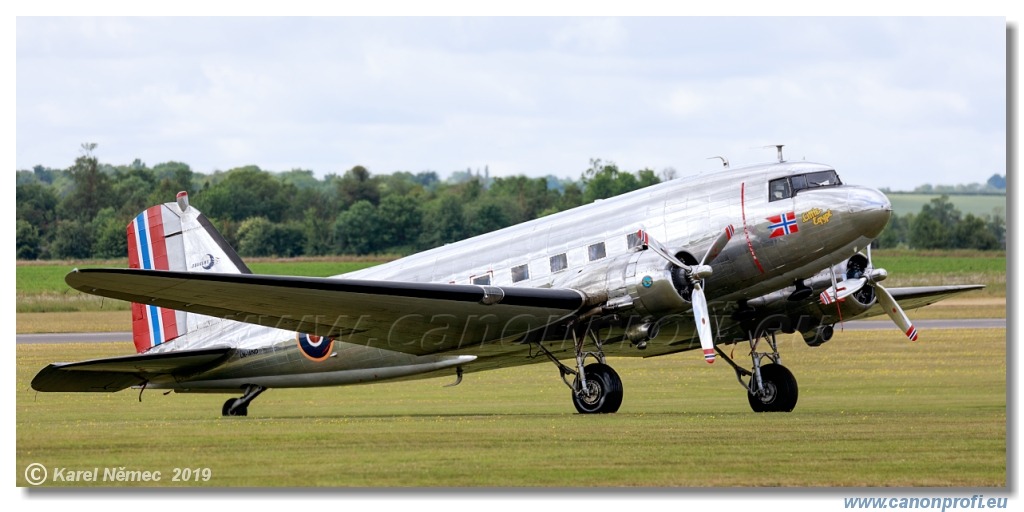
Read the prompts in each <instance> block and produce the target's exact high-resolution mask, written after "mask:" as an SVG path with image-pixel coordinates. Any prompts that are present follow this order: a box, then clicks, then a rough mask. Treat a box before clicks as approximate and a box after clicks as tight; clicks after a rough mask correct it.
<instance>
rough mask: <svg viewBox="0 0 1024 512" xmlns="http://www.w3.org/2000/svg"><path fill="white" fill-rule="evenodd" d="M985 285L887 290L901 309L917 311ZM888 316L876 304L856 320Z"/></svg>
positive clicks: (880, 306)
mask: <svg viewBox="0 0 1024 512" xmlns="http://www.w3.org/2000/svg"><path fill="white" fill-rule="evenodd" d="M984 287H985V285H981V284H965V285H948V286H908V287H904V288H886V290H888V291H889V293H890V294H891V295H892V298H893V299H896V302H897V303H899V305H900V307H901V308H903V309H904V310H907V309H915V308H921V307H924V306H927V305H929V304H934V303H936V302H939V301H940V300H944V299H948V298H949V297H951V296H953V295H956V294H958V293H963V292H968V291H971V290H980V289H982V288H984ZM884 314H886V311H885V309H883V308H882V305H881V304H880V303H877V302H876V303H875V304H874V305H873V306H871V307H870V308H868V310H867V311H865V312H863V313H861V314H860V315H857V316H856V318H866V317H869V316H876V315H884Z"/></svg>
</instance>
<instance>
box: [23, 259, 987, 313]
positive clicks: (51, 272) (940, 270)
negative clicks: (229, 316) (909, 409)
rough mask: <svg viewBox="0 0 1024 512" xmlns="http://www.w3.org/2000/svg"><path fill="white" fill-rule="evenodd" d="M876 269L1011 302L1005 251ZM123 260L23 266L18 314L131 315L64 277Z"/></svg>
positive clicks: (269, 266) (357, 265) (339, 269)
mask: <svg viewBox="0 0 1024 512" xmlns="http://www.w3.org/2000/svg"><path fill="white" fill-rule="evenodd" d="M872 257H873V258H874V260H875V265H876V266H879V267H883V268H885V269H886V270H888V271H889V280H888V281H886V286H914V285H936V284H984V285H985V286H986V288H985V289H984V290H980V291H976V292H971V293H970V294H968V295H967V296H969V297H1005V296H1006V253H1005V252H1002V251H988V252H986V251H928V252H912V251H896V250H892V251H875V253H874V254H873V255H872ZM382 261H388V259H371V258H306V259H299V260H275V259H256V260H253V261H251V262H248V264H249V266H250V267H251V268H252V270H253V271H254V272H256V273H263V274H277V275H296V276H315V277H322V276H330V275H336V274H342V273H345V272H352V271H354V270H359V269H361V268H366V267H369V266H373V265H376V264H379V263H381V262H382ZM124 266H126V263H125V262H124V261H123V260H110V261H89V262H52V263H50V262H19V264H18V266H17V268H16V277H17V284H16V290H17V310H16V312H17V313H48V312H76V311H78V312H84V311H127V310H128V304H127V303H125V302H122V301H116V300H109V299H106V300H105V299H103V298H100V297H95V296H91V295H85V294H82V293H79V292H78V291H76V290H72V289H70V288H68V286H67V285H66V284H65V283H64V276H65V275H66V274H67V273H68V272H70V271H71V270H72V269H74V268H77V267H82V268H89V267H124Z"/></svg>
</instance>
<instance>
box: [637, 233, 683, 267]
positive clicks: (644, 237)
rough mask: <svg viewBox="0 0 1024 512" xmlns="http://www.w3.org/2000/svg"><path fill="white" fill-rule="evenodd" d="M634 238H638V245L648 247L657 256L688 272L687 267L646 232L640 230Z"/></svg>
mask: <svg viewBox="0 0 1024 512" xmlns="http://www.w3.org/2000/svg"><path fill="white" fill-rule="evenodd" d="M636 236H637V237H639V238H640V243H642V244H644V245H646V246H647V247H650V248H651V249H652V250H653V251H654V252H656V253H658V255H659V256H661V257H662V258H665V259H666V260H668V261H669V262H670V263H672V264H673V265H675V266H677V267H679V268H682V269H686V270H687V271H689V270H690V266H689V265H687V264H686V263H683V262H681V261H679V258H676V257H675V256H673V255H672V253H671V252H669V250H668V249H667V248H666V247H665V246H664V245H661V242H659V241H657V240H656V239H655V238H654V237H652V236H651V235H649V234H648V233H647V231H645V230H643V229H641V230H639V231H637V232H636Z"/></svg>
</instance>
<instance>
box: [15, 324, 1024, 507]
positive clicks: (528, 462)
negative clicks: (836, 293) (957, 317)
mask: <svg viewBox="0 0 1024 512" xmlns="http://www.w3.org/2000/svg"><path fill="white" fill-rule="evenodd" d="M780 349H781V351H782V354H783V358H784V362H785V363H786V365H787V366H788V367H789V368H790V369H791V370H792V371H793V373H794V374H795V375H796V377H797V379H798V380H799V385H800V401H799V404H798V405H797V408H796V410H795V411H794V412H793V413H790V414H754V413H752V412H750V411H749V409H748V406H747V403H746V398H745V397H744V395H743V390H742V389H741V388H740V387H739V386H738V384H737V383H736V381H735V377H734V376H733V373H732V371H731V370H730V369H729V368H728V367H727V366H726V365H724V364H722V365H719V364H716V365H714V366H708V365H706V364H704V363H703V361H701V360H700V358H699V357H695V356H694V354H692V353H684V354H678V355H673V356H667V357H661V358H655V359H650V360H642V359H633V358H617V359H613V360H611V364H612V365H613V366H614V367H615V368H616V370H617V371H618V372H619V373H620V375H621V376H622V379H623V381H624V385H625V400H624V403H623V406H622V409H621V410H620V412H619V413H617V414H614V415H602V416H581V415H578V414H575V413H574V411H573V408H572V405H571V403H570V401H569V396H568V393H569V391H568V390H567V389H566V388H565V386H564V385H563V384H562V383H561V382H560V380H559V379H558V375H557V371H556V370H555V369H554V368H553V367H552V366H551V365H550V364H548V363H544V364H538V365H534V366H529V367H520V368H513V369H508V370H498V371H493V372H485V373H479V374H477V373H471V374H468V375H467V376H466V379H465V381H464V382H463V383H462V384H461V385H460V386H458V387H455V388H443V387H441V386H442V385H443V384H447V383H449V382H450V379H443V380H442V379H434V380H427V381H417V382H405V383H390V384H387V383H385V384H374V385H367V386H353V387H341V388H316V389H293V390H287V389H272V390H270V391H268V392H266V393H264V394H263V395H262V396H260V397H259V398H258V399H257V400H256V402H254V403H253V405H252V406H251V407H250V409H249V414H250V416H249V417H247V418H222V417H220V406H221V403H222V402H223V401H224V399H225V398H226V396H224V395H203V394H196V395H189V394H184V395H182V394H172V395H169V396H163V395H161V394H160V393H159V392H154V391H152V390H151V391H147V392H145V393H144V394H143V401H142V403H139V402H138V401H137V397H138V394H137V392H134V391H125V392H120V393H115V394H60V393H35V392H33V391H31V390H30V389H29V381H30V380H31V378H32V376H33V375H34V374H35V372H36V371H38V369H39V368H41V367H42V366H43V365H45V364H47V363H49V362H52V361H53V360H55V359H61V360H76V359H86V358H91V357H100V356H110V355H124V354H126V353H130V352H131V348H130V347H125V346H121V345H120V344H95V345H65V346H61V348H60V350H59V354H56V355H55V352H54V347H53V346H43V345H19V346H18V347H17V369H18V372H17V410H16V423H17V434H16V436H17V449H16V451H17V455H16V474H17V484H18V485H21V486H24V485H26V483H25V481H24V476H23V472H24V468H25V467H26V466H27V465H28V464H30V463H33V462H39V463H42V464H44V465H46V466H48V467H68V468H78V469H85V468H92V467H97V466H98V467H108V466H114V467H117V466H127V467H128V468H129V469H150V470H161V471H164V472H169V471H170V470H171V468H173V467H208V468H211V469H212V471H213V478H212V479H211V481H209V482H200V483H192V484H188V485H204V486H218V487H220V486H228V487H233V486H270V487H307V486H332V487H335V486H336V487H432V486H439V487H506V486H512V487H519V486H526V487H595V486H596V487H622V486H625V487H735V486H740V487H747V486H793V487H833V486H841V487H862V486H872V487H875V486H877V487H888V486H897V487H903V486H924V487H986V486H997V487H1002V486H1005V485H1006V419H1007V418H1006V362H1005V361H1006V359H1005V356H1006V331H1005V330H1001V329H988V330H978V331H963V330H943V331H929V332H926V333H922V335H921V341H919V342H917V343H910V342H908V341H906V340H905V339H904V338H903V337H902V336H901V335H900V333H899V332H896V331H895V330H893V331H892V332H889V331H879V332H857V333H854V332H846V333H837V335H836V337H835V338H834V339H833V340H832V341H830V342H829V343H827V344H825V345H824V346H822V347H819V348H810V347H807V346H806V345H805V344H804V343H803V342H802V341H801V340H800V338H799V337H798V336H787V337H784V338H782V339H781V340H780ZM742 352H743V348H742V347H737V349H736V356H737V357H738V358H740V359H742V357H741V353H742ZM51 485H53V484H52V483H51ZM67 485H71V484H67ZM74 485H90V484H74ZM106 485H125V484H116V483H115V484H109V483H108V484H106ZM126 485H129V486H132V487H135V486H137V485H135V484H126ZM160 485H166V486H175V485H185V484H181V483H174V482H169V481H165V482H161V483H160Z"/></svg>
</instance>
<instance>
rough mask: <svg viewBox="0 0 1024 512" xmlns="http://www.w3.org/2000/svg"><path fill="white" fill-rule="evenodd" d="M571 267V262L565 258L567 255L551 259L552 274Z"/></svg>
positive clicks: (558, 255)
mask: <svg viewBox="0 0 1024 512" xmlns="http://www.w3.org/2000/svg"><path fill="white" fill-rule="evenodd" d="M568 267H569V260H567V259H566V258H565V253H564V252H563V253H562V254H556V255H554V256H552V257H551V273H555V272H558V271H561V270H565V269H566V268H568Z"/></svg>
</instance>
